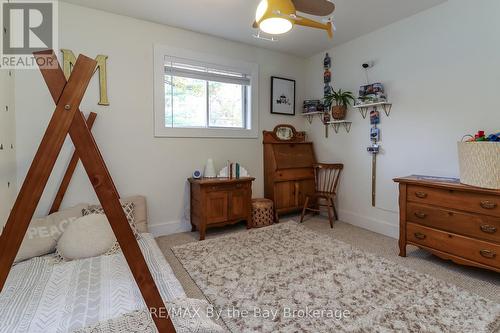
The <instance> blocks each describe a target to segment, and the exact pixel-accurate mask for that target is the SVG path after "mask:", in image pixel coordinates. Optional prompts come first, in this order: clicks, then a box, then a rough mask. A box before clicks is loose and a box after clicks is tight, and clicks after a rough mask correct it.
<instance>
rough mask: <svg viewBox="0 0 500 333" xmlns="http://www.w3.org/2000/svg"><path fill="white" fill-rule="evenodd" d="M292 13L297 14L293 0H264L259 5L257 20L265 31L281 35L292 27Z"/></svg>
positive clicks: (256, 14) (256, 13)
mask: <svg viewBox="0 0 500 333" xmlns="http://www.w3.org/2000/svg"><path fill="white" fill-rule="evenodd" d="M291 15H295V7H294V5H293V3H292V1H291V0H262V1H261V2H260V3H259V6H257V11H256V12H255V21H256V22H257V24H258V25H259V28H260V29H261V30H262V31H264V32H265V33H268V34H272V35H279V34H284V33H285V32H288V31H290V30H291V29H292V27H293V20H292V18H291Z"/></svg>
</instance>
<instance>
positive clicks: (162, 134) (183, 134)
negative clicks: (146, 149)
mask: <svg viewBox="0 0 500 333" xmlns="http://www.w3.org/2000/svg"><path fill="white" fill-rule="evenodd" d="M155 137H156V138H217V139H257V138H258V132H257V129H239V128H238V129H236V128H235V129H233V128H165V127H163V128H155Z"/></svg>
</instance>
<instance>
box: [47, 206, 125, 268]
mask: <svg viewBox="0 0 500 333" xmlns="http://www.w3.org/2000/svg"><path fill="white" fill-rule="evenodd" d="M116 244H117V241H116V237H115V234H114V233H113V230H112V229H111V226H110V225H109V221H108V219H107V218H106V215H104V214H90V215H85V216H83V217H80V218H78V219H77V220H76V221H75V222H73V223H71V224H70V225H69V226H68V227H67V228H66V230H65V231H64V233H63V234H62V236H61V238H59V241H58V242H57V251H56V252H57V255H58V256H60V257H61V258H62V259H63V260H66V261H69V260H76V259H85V258H91V257H97V256H100V255H103V254H107V253H110V252H113V251H114V250H115V249H116Z"/></svg>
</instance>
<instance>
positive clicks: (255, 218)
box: [250, 198, 274, 228]
mask: <svg viewBox="0 0 500 333" xmlns="http://www.w3.org/2000/svg"><path fill="white" fill-rule="evenodd" d="M273 223H274V204H273V201H272V200H269V199H263V198H259V199H252V225H251V226H250V227H251V228H261V227H266V226H268V225H271V224H273Z"/></svg>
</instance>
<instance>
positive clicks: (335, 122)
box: [325, 120, 352, 133]
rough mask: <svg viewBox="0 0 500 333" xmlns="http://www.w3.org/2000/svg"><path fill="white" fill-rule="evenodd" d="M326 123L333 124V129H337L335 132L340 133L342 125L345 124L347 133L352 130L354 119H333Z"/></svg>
mask: <svg viewBox="0 0 500 333" xmlns="http://www.w3.org/2000/svg"><path fill="white" fill-rule="evenodd" d="M325 125H327V126H328V125H330V126H332V127H333V130H334V131H335V133H338V132H339V129H340V126H341V125H343V127H344V129H345V131H346V132H347V133H349V132H350V131H351V126H352V121H347V120H332V121H329V122H327V123H325Z"/></svg>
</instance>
